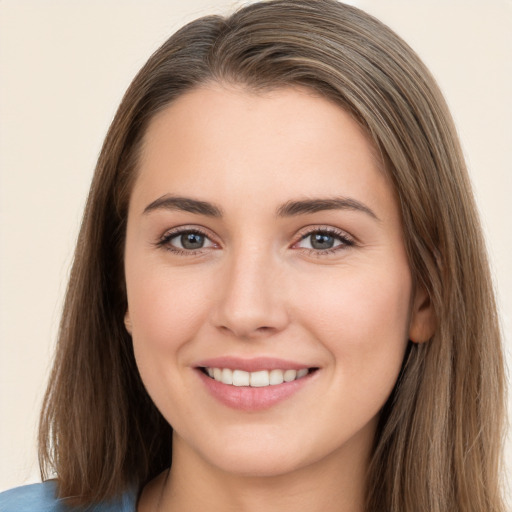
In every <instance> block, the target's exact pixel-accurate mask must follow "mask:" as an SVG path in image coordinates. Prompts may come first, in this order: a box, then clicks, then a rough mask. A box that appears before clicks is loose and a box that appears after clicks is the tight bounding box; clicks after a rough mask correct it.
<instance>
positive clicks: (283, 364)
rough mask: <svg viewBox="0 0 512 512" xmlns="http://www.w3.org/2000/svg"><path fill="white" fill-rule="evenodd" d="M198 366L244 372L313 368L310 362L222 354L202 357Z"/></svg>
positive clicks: (196, 365)
mask: <svg viewBox="0 0 512 512" xmlns="http://www.w3.org/2000/svg"><path fill="white" fill-rule="evenodd" d="M194 366H195V367H198V368H229V369H231V370H244V371H246V372H258V371H261V370H300V369H302V368H314V366H312V365H310V364H304V363H299V362H296V361H289V360H285V359H278V358H274V357H254V358H251V359H244V358H240V357H232V356H224V357H214V358H212V359H204V360H202V361H199V362H198V363H197V364H195V365H194Z"/></svg>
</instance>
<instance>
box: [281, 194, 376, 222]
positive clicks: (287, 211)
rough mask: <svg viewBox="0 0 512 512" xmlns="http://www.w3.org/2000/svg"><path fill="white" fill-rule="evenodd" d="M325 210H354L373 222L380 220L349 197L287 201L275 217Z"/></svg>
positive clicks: (368, 209) (365, 207)
mask: <svg viewBox="0 0 512 512" xmlns="http://www.w3.org/2000/svg"><path fill="white" fill-rule="evenodd" d="M325 210H354V211H359V212H363V213H365V214H367V215H369V216H370V217H372V218H374V219H375V220H380V219H379V218H378V217H377V215H376V214H375V212H374V211H373V210H372V209H371V208H368V206H366V205H365V204H363V203H361V202H360V201H357V200H356V199H352V198H349V197H327V198H318V199H303V200H300V201H288V202H286V203H285V204H283V205H282V206H280V207H279V208H278V209H277V215H278V216H279V217H293V216H296V215H304V214H308V213H316V212H321V211H325Z"/></svg>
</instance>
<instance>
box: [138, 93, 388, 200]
mask: <svg viewBox="0 0 512 512" xmlns="http://www.w3.org/2000/svg"><path fill="white" fill-rule="evenodd" d="M376 155H377V152H376V150H375V147H374V145H373V144H372V142H371V141H370V139H369V137H368V136H367V134H366V133H365V131H364V130H363V129H362V128H361V127H360V126H359V124H358V123H357V122H356V121H355V120H354V119H353V118H352V117H351V115H350V114H348V113H347V112H346V111H345V110H343V109H342V108H340V107H339V106H338V105H336V104H334V103H333V102H332V101H330V100H327V99H325V98H322V97H320V96H319V95H317V94H315V93H313V92H311V91H309V90H308V89H304V88H280V89H275V90H272V91H266V92H264V93H255V92H254V91H250V90H247V89H244V88H242V87H234V86H224V85H220V84H209V85H207V86H203V87H200V88H197V89H194V90H192V91H190V92H187V93H186V94H184V95H182V96H180V97H179V98H178V99H177V100H176V101H175V102H173V103H172V104H170V105H169V106H168V107H166V108H165V109H164V110H163V111H161V112H160V113H159V114H157V115H156V116H155V117H154V118H153V120H152V121H151V123H150V125H149V127H148V129H147V131H146V134H145V137H144V141H143V146H142V151H141V155H140V160H139V175H138V178H137V180H136V184H135V188H134V195H135V196H144V197H145V199H146V201H149V200H151V199H153V200H154V199H155V197H157V196H158V195H159V194H160V195H161V194H162V193H179V194H187V195H190V194H196V195H197V194H198V193H199V194H208V193H215V194H216V195H217V196H218V199H219V200H221V201H222V200H225V201H227V202H232V201H234V200H235V198H237V196H240V194H244V196H245V198H246V199H247V198H250V197H259V198H260V199H263V198H265V199H267V198H268V196H269V191H270V190H272V197H274V198H275V199H276V201H279V200H280V201H285V200H287V199H288V197H287V196H289V195H295V196H297V195H299V196H309V195H321V196H327V195H333V194H344V192H345V190H346V191H349V192H350V193H351V194H357V195H358V196H359V199H362V200H370V199H371V197H370V196H372V195H379V193H380V192H382V191H385V192H386V193H387V195H388V196H389V195H390V194H391V195H393V192H392V189H391V185H390V184H389V183H388V180H387V177H386V173H385V172H384V171H383V169H382V165H381V163H380V160H379V159H378V158H377V156H376ZM171 189H172V190H171Z"/></svg>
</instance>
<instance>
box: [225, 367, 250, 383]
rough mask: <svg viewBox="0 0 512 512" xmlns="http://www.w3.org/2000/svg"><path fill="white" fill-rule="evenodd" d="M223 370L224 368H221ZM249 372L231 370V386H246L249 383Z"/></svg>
mask: <svg viewBox="0 0 512 512" xmlns="http://www.w3.org/2000/svg"><path fill="white" fill-rule="evenodd" d="M222 371H224V370H222ZM249 377H250V375H249V372H244V371H243V370H234V371H233V386H248V385H249Z"/></svg>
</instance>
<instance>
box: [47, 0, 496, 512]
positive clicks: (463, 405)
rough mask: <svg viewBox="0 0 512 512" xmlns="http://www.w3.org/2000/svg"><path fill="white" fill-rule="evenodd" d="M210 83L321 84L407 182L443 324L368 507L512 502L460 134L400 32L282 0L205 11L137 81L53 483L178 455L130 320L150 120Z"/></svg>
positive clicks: (83, 481) (98, 227)
mask: <svg viewBox="0 0 512 512" xmlns="http://www.w3.org/2000/svg"><path fill="white" fill-rule="evenodd" d="M209 81H218V82H233V83H237V84H241V85H244V86H246V87H249V88H251V89H256V90H268V89H270V88H276V87H283V86H303V87H308V88H310V89H312V90H314V91H316V92H317V93H319V94H321V95H323V96H324V97H326V98H329V99H330V100H332V101H334V102H336V103H337V104H338V105H340V106H341V107H342V108H344V109H345V110H346V111H348V112H350V113H351V114H352V115H353V117H354V118H355V119H356V120H357V121H358V122H359V123H360V125H361V126H362V127H364V129H365V130H366V131H367V132H368V134H369V135H370V136H371V138H372V140H373V141H374V144H375V146H376V147H377V148H378V150H379V152H380V154H381V156H382V159H383V162H384V163H385V168H386V172H388V173H389V176H390V178H391V180H392V182H393V184H394V186H395V189H396V193H397V197H398V200H399V205H400V208H401V214H402V221H403V226H404V240H405V244H406V248H407V252H408V257H409V262H410V267H411V270H412V274H413V276H414V279H415V281H416V282H417V283H418V285H421V286H423V287H424V288H425V290H427V292H428V294H429V296H430V300H431V302H432V305H433V307H434V310H435V314H436V321H437V328H436V332H435V334H434V336H433V337H432V338H431V339H430V340H429V341H428V342H426V343H423V344H415V343H410V345H409V347H408V351H407V355H406V358H405V360H404V363H403V368H402V372H401V374H400V378H399V380H398V382H397V384H396V386H395V389H394V391H393V393H392V395H391V396H390V398H389V400H388V401H387V403H386V404H385V406H384V408H383V411H382V414H381V418H380V425H379V428H378V431H377V434H376V439H375V446H374V452H373V458H372V461H371V465H370V468H369V473H368V479H367V510H368V511H383V510H386V511H396V512H398V511H400V512H419V511H428V512H446V511H479V512H484V511H485V512H491V511H495V512H499V511H503V510H504V509H503V504H502V501H501V494H500V482H499V476H498V475H499V467H500V445H501V441H502V428H503V417H504V370H503V360H502V352H501V340H500V332H499V324H498V318H497V314H496V307H495V303H494V295H493V290H492V284H491V279H490V273H489V268H488V263H487V257H486V252H485V247H484V242H483V237H482V233H481V228H480V225H479V220H478V216H477V213H476V208H475V204H474V199H473V195H472V192H471V187H470V184H469V179H468V176H467V171H466V167H465V163H464V159H463V157H462V153H461V150H460V147H459V143H458V139H457V135H456V131H455V129H454V126H453V122H452V120H451V117H450V114H449V112H448V109H447V107H446V104H445V102H444V100H443V97H442V95H441V93H440V92H439V89H438V87H437V85H436V83H435V81H434V79H433V78H432V76H431V75H430V73H429V72H428V70H427V69H426V68H425V66H424V65H423V64H422V62H421V61H420V60H419V58H418V57H417V56H416V54H415V53H414V52H413V51H412V50H411V49H410V47H409V46H408V45H407V44H406V43H404V42H403V41H402V40H401V39H400V38H399V37H398V36H397V35H396V34H395V33H393V32H392V31H391V30H390V29H389V28H388V27H386V26H385V25H383V24H382V23H380V22H379V21H377V20H375V19H374V18H372V17H371V16H369V15H367V14H365V13H363V12H362V11H360V10H358V9H355V8H353V7H349V6H347V5H344V4H341V3H338V2H336V1H334V0H275V1H269V2H261V3H256V4H252V5H249V6H247V7H245V8H243V9H241V10H239V11H237V12H236V13H234V14H233V15H232V16H230V17H228V18H222V17H219V16H211V17H205V18H201V19H199V20H196V21H194V22H192V23H190V24H189V25H187V26H185V27H184V28H182V29H181V30H180V31H178V32H177V33H176V34H175V35H173V36H172V37H171V38H170V39H169V40H168V41H166V42H165V43H164V44H163V46H162V47H161V48H160V49H159V50H157V51H156V52H155V54H154V55H153V56H152V57H151V58H150V59H149V61H148V62H147V63H146V65H145V66H144V67H143V68H142V69H141V71H140V72H139V74H138V75H137V76H136V78H135V79H134V81H133V82H132V84H131V85H130V87H129V89H128V91H127V92H126V94H125V96H124V98H123V101H122V103H121V105H120V107H119V109H118V111H117V114H116V116H115V118H114V120H113V122H112V125H111V127H110V129H109V132H108V134H107V137H106V139H105V142H104V145H103V149H102V151H101V154H100V157H99V161H98V164H97V168H96V172H95V175H94V179H93V183H92V186H91V190H90V194H89V198H88V202H87V206H86V209H85V214H84V218H83V223H82V228H81V231H80V236H79V239H78V244H77V249H76V253H75V260H74V264H73V268H72V271H71V277H70V281H69V286H68V290H67V296H66V301H65V306H64V312H63V315H62V322H61V327H60V335H59V341H58V347H57V355H56V359H55V364H54V367H53V372H52V374H51V378H50V383H49V387H48V390H47V393H46V397H45V401H44V406H43V410H42V413H41V424H40V461H41V468H42V473H43V477H47V476H48V475H49V474H50V472H51V470H52V469H53V470H54V471H55V473H56V475H57V477H58V484H59V495H60V496H61V497H72V498H73V501H75V502H76V503H82V504H85V503H90V502H94V501H99V500H102V499H106V498H108V497H112V496H114V495H116V494H118V493H120V492H122V491H123V490H124V489H125V488H126V487H127V486H140V485H142V484H143V483H145V482H146V481H148V480H149V479H151V478H152V477H154V476H155V475H156V474H158V472H160V471H161V470H162V469H163V468H164V467H166V466H168V465H170V464H171V432H172V430H171V427H170V426H169V425H168V424H167V423H166V422H165V420H164V419H163V417H162V416H161V415H160V413H159V412H158V411H157V409H156V408H155V406H154V405H153V403H152V402H151V400H150V398H149V396H148V395H147V393H146V391H145V389H144V387H143V385H142V382H141V380H140V377H139V375H138V371H137V367H136V364H135V360H134V356H133V351H132V344H131V339H130V336H129V335H128V334H127V332H126V330H125V328H124V324H123V317H124V313H125V310H126V293H125V289H124V276H123V245H124V238H125V229H126V218H127V208H128V200H129V196H130V191H131V186H132V183H133V181H134V176H135V175H136V172H137V157H138V153H139V149H140V146H141V141H142V139H143V136H144V133H145V130H146V128H147V126H148V123H149V122H150V121H151V119H152V118H153V116H154V115H155V114H156V113H157V112H159V111H161V110H162V109H163V108H165V107H166V106H167V105H168V104H169V103H170V102H172V101H173V100H174V99H175V98H177V97H178V96H180V95H181V94H183V93H184V92H185V91H188V90H190V89H192V88H194V87H197V86H198V85H200V84H204V83H206V82H209Z"/></svg>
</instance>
